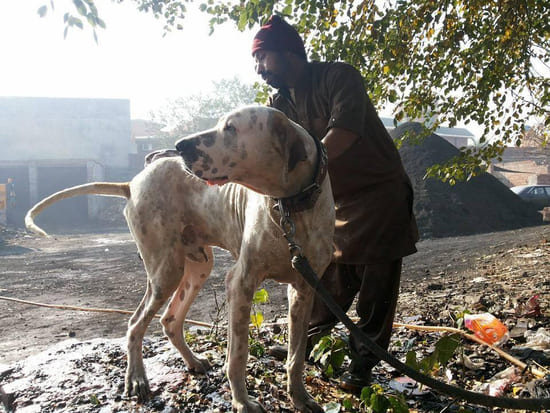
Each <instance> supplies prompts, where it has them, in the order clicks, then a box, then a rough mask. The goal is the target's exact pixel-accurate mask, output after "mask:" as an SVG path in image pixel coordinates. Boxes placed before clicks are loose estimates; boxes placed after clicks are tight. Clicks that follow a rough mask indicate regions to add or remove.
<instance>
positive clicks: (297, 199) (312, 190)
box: [274, 138, 328, 212]
mask: <svg viewBox="0 0 550 413" xmlns="http://www.w3.org/2000/svg"><path fill="white" fill-rule="evenodd" d="M313 140H314V141H315V145H316V146H317V171H316V174H315V176H314V177H313V182H312V183H311V184H310V185H308V186H307V187H305V188H304V189H302V190H301V191H300V192H298V193H297V194H295V195H292V196H289V197H286V198H274V200H275V201H276V202H277V204H276V205H275V207H276V208H278V205H279V204H281V205H282V207H283V209H284V210H285V211H288V212H301V211H306V210H308V209H311V208H313V207H314V206H315V202H317V199H318V198H319V195H320V194H321V186H322V184H323V181H324V180H325V177H326V176H327V172H328V156H327V150H326V148H325V145H323V143H322V142H321V141H320V140H318V139H317V138H313ZM281 212H282V211H281Z"/></svg>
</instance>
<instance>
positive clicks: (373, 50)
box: [52, 0, 550, 182]
mask: <svg viewBox="0 0 550 413" xmlns="http://www.w3.org/2000/svg"><path fill="white" fill-rule="evenodd" d="M72 1H73V3H74V5H75V7H76V10H77V11H78V13H79V14H80V15H81V16H83V17H84V18H85V19H86V20H87V21H88V22H89V23H90V24H91V25H92V26H94V27H95V26H96V25H98V26H101V27H102V25H103V24H102V21H101V20H100V19H99V16H98V15H97V10H96V9H95V7H94V6H93V1H92V0H72ZM113 1H117V2H122V1H123V0H113ZM126 1H133V2H134V3H136V5H137V7H138V8H139V9H140V10H143V11H146V12H152V13H153V14H154V16H155V17H157V18H162V19H164V20H165V22H166V25H167V28H172V27H175V28H179V27H182V25H183V24H184V17H185V12H186V7H185V5H186V4H187V3H188V2H187V1H176V0H126ZM52 4H53V3H52ZM200 8H201V10H203V11H204V12H206V13H209V14H210V15H211V20H210V25H211V29H212V30H214V29H215V27H216V25H218V24H222V23H224V22H227V21H232V22H234V24H236V25H237V27H238V28H239V29H240V30H244V29H245V28H252V27H256V28H257V27H258V25H259V24H260V23H263V22H265V20H267V18H268V17H269V16H270V15H271V14H273V13H277V14H281V15H283V16H285V17H286V18H287V20H288V21H289V22H291V23H292V24H294V25H295V27H296V28H297V29H298V31H299V32H300V33H301V34H302V35H303V37H304V39H306V42H307V47H308V50H309V54H310V57H311V58H312V59H314V60H342V61H346V62H348V63H350V64H352V65H354V66H356V67H357V68H358V69H359V70H360V71H361V72H362V74H363V76H364V78H365V87H366V88H367V91H368V93H369V95H370V96H371V98H372V100H373V102H374V104H375V105H376V106H377V107H379V108H380V107H386V106H388V105H389V107H392V108H394V109H393V110H394V115H395V118H396V120H397V121H402V120H405V119H425V120H426V122H425V123H426V126H427V127H428V128H429V130H435V128H437V127H438V126H440V125H443V124H448V125H449V126H451V127H452V126H455V125H456V124H457V123H464V124H466V125H467V124H469V123H471V122H475V123H477V124H479V125H482V127H483V136H481V138H480V141H479V145H478V147H476V148H464V149H463V150H462V152H461V155H460V156H459V159H453V160H452V161H451V162H449V163H447V164H443V165H439V166H435V167H433V168H431V169H430V170H429V171H428V174H429V175H430V176H438V177H440V178H442V179H444V180H450V181H451V182H452V181H454V180H455V179H464V178H466V177H469V176H472V175H474V174H476V173H477V172H479V171H483V170H484V169H485V168H486V167H487V165H488V164H489V163H490V162H491V160H492V159H495V158H497V159H500V156H501V154H502V152H503V150H504V148H505V146H507V145H511V144H515V145H519V144H520V143H521V140H522V138H523V133H524V131H525V127H526V125H527V123H532V122H534V121H539V122H542V123H543V124H544V125H545V128H546V130H547V129H548V128H549V127H550V75H549V73H550V0H523V1H513V0H467V1H466V0H442V1H434V0H414V1H413V0H379V1H375V0H366V1H351V0H337V1H335V0H324V1H315V0H284V1H275V0H247V1H244V0H243V1H241V2H235V1H227V0H226V1H224V0H206V1H204V0H202V3H201V4H200ZM71 18H74V16H71V15H70V14H69V15H68V19H69V20H68V21H67V20H66V23H67V22H69V23H67V24H70V22H71V21H72V22H73V24H74V22H75V20H71ZM77 19H78V18H77Z"/></svg>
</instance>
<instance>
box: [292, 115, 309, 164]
mask: <svg viewBox="0 0 550 413" xmlns="http://www.w3.org/2000/svg"><path fill="white" fill-rule="evenodd" d="M289 129H290V130H291V133H290V134H289V135H290V138H289V140H288V141H289V142H288V144H289V150H288V151H289V152H288V172H292V170H293V169H294V168H296V165H298V163H299V162H302V161H305V160H306V159H307V152H306V147H305V145H304V140H303V139H302V137H301V136H300V133H299V132H298V130H297V129H296V128H295V127H294V125H292V124H290V123H289Z"/></svg>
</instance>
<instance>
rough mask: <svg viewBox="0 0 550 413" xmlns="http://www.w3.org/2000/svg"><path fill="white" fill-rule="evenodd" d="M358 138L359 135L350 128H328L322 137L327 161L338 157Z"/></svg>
mask: <svg viewBox="0 0 550 413" xmlns="http://www.w3.org/2000/svg"><path fill="white" fill-rule="evenodd" d="M358 138H359V135H357V134H356V133H355V132H352V131H350V130H347V129H342V128H330V129H329V131H328V132H327V134H326V135H325V137H324V138H323V143H324V144H325V147H326V148H327V154H328V160H329V162H330V161H332V160H334V159H336V158H338V157H339V156H340V155H342V154H343V153H344V152H345V151H347V150H348V149H349V148H350V147H351V145H353V144H354V143H355V141H356V140H357V139H358Z"/></svg>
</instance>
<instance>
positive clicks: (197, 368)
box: [187, 357, 212, 373]
mask: <svg viewBox="0 0 550 413" xmlns="http://www.w3.org/2000/svg"><path fill="white" fill-rule="evenodd" d="M187 368H188V369H189V372H190V373H206V372H207V371H208V370H210V369H211V368H212V365H211V364H210V362H209V361H208V359H206V358H203V357H194V358H193V360H191V362H190V363H188V364H187Z"/></svg>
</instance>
